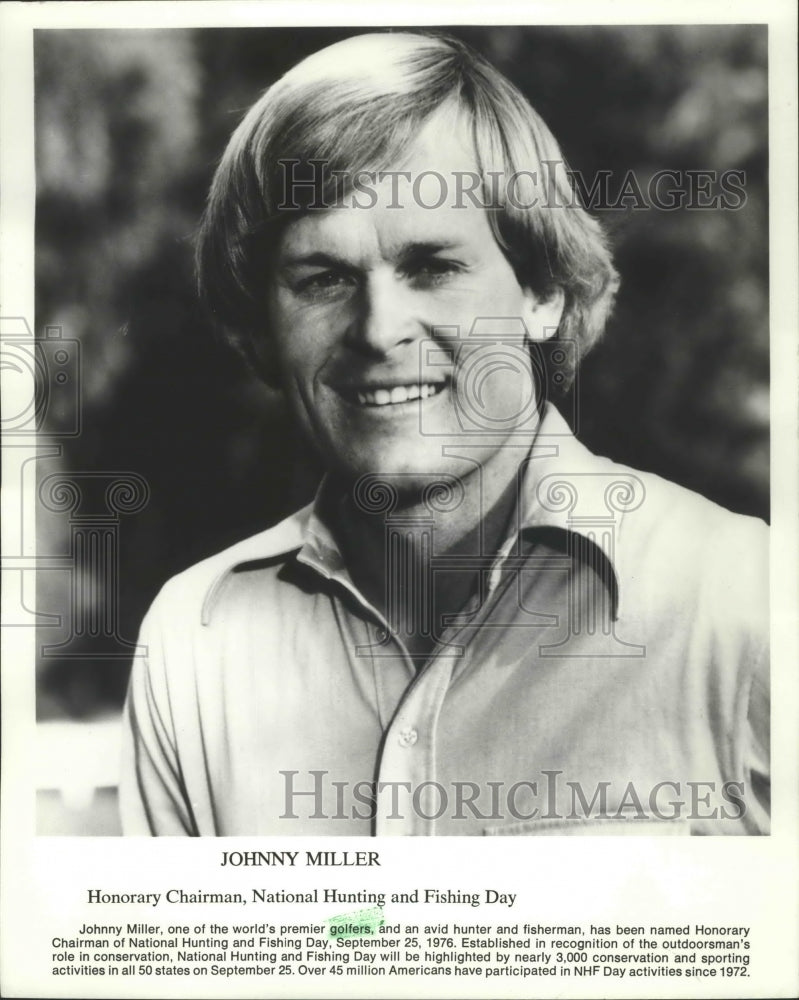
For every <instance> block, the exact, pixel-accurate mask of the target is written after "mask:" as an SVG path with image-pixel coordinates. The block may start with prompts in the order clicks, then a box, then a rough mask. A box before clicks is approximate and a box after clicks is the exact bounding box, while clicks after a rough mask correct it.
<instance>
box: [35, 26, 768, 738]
mask: <svg viewBox="0 0 799 1000" xmlns="http://www.w3.org/2000/svg"><path fill="white" fill-rule="evenodd" d="M362 30H364V29H348V28H337V29H247V30H227V29H202V30H174V31H163V32H153V31H141V32H137V31H120V32H115V31H105V30H104V31H37V32H36V38H35V72H36V157H37V217H36V229H37V233H36V235H37V255H36V282H37V316H36V329H37V332H41V331H42V330H43V329H44V328H45V326H46V325H54V326H58V327H60V328H61V330H62V336H63V337H65V338H72V339H75V340H77V341H79V342H80V348H81V353H82V364H81V373H80V377H81V381H80V406H81V413H82V430H81V433H80V434H79V435H78V436H76V437H73V438H63V439H60V438H55V440H59V441H60V442H61V444H62V445H63V451H62V456H61V458H60V459H58V460H57V461H51V462H46V461H45V462H41V463H40V465H41V467H42V473H43V474H44V473H49V472H53V471H56V470H66V471H81V472H86V471H100V472H105V471H109V470H110V471H116V472H120V471H131V472H136V473H138V474H139V475H141V476H142V477H143V478H144V479H145V480H146V481H147V483H148V484H149V487H150V499H149V502H148V504H147V506H146V507H145V508H144V509H143V510H142V511H141V512H140V513H137V514H133V515H130V516H127V517H126V516H124V515H123V516H122V517H121V520H120V523H119V531H120V550H119V588H120V594H119V608H118V612H117V613H116V618H117V624H118V629H119V632H120V634H121V635H122V636H124V637H125V638H127V639H131V640H132V639H135V636H136V631H137V628H138V624H139V622H140V620H141V617H142V615H143V613H144V611H145V610H146V608H147V606H148V604H149V602H150V601H151V600H152V598H153V597H154V595H155V593H156V592H157V590H158V588H159V587H160V586H161V584H162V583H163V582H164V581H165V580H166V579H167V578H168V577H169V576H171V575H173V574H174V573H175V572H178V571H179V570H181V569H183V568H185V567H186V566H188V565H190V564H191V563H193V562H195V561H197V560H198V559H200V558H203V557H204V556H206V555H210V554H211V553H213V552H214V551H217V550H219V549H220V548H222V547H224V546H226V545H228V544H229V543H231V542H233V541H235V540H237V539H239V538H242V537H245V536H246V535H248V534H251V533H253V532H255V531H257V530H259V529H260V528H263V527H266V526H268V525H269V524H271V523H273V522H275V521H276V520H278V519H279V518H280V517H282V516H283V515H285V514H286V513H288V512H289V511H290V510H291V509H292V508H293V507H295V506H297V505H298V504H299V503H301V502H304V501H305V500H306V499H308V498H309V494H310V493H311V492H312V489H313V486H314V480H315V474H316V472H315V470H314V468H313V465H312V462H311V459H310V456H309V455H308V454H307V453H306V452H305V449H304V448H303V447H302V445H301V444H300V443H299V442H298V441H296V440H295V438H294V436H293V435H292V433H291V430H290V427H289V426H288V423H287V421H286V416H285V413H284V410H283V407H282V404H281V401H280V398H279V397H278V396H277V395H275V394H274V393H272V392H270V391H268V390H267V389H265V388H264V387H263V386H262V385H260V384H259V383H258V382H257V381H255V380H254V378H253V377H252V376H250V375H249V374H248V373H247V372H246V370H244V369H243V368H242V366H241V365H240V364H239V362H238V361H237V360H236V359H235V358H234V357H233V356H231V355H229V353H228V352H227V349H226V348H224V347H223V346H222V345H220V344H219V343H218V342H217V341H216V340H215V338H214V336H213V334H212V332H211V330H210V328H209V326H208V324H207V322H206V321H205V319H204V318H203V317H202V316H201V315H200V313H199V311H198V308H197V305H196V302H195V296H194V290H193V276H192V239H193V234H194V231H195V227H196V225H197V222H198V218H199V215H200V212H201V210H202V205H203V201H204V197H205V193H206V190H207V188H208V184H209V182H210V179H211V176H212V173H213V170H214V167H215V164H216V162H217V161H218V159H219V157H220V156H221V153H222V151H223V149H224V147H225V144H226V142H227V139H228V137H229V135H230V133H231V131H232V129H233V128H234V126H235V125H236V124H237V123H238V121H239V119H240V117H241V115H242V114H243V112H244V111H245V110H246V108H247V107H248V106H249V105H250V104H251V103H252V102H253V100H254V99H255V98H256V97H257V95H258V94H259V93H260V92H261V91H262V90H263V88H264V87H266V86H267V85H268V84H269V83H270V82H271V81H273V80H274V79H275V78H276V77H277V76H279V75H280V74H282V73H283V72H284V71H285V70H287V69H288V68H289V67H291V66H292V65H293V64H294V63H295V62H297V61H298V60H299V59H300V58H301V57H302V56H304V55H306V54H307V53H309V52H311V51H314V50H315V49H317V48H320V47H322V46H324V45H327V44H329V43H330V42H333V41H335V40H337V39H339V38H343V37H347V36H349V35H352V34H355V33H357V32H359V31H362ZM450 30H451V31H452V33H453V34H457V35H460V36H461V37H464V38H465V39H466V40H467V41H469V42H471V43H472V44H473V45H474V46H475V47H477V48H478V49H480V50H481V51H483V52H484V53H485V54H486V55H487V56H488V57H489V59H491V61H493V62H494V63H495V65H497V67H498V68H499V69H500V70H501V71H502V72H504V73H505V74H506V75H507V76H508V77H509V78H510V79H511V80H513V81H514V82H515V83H516V84H517V85H518V86H519V87H520V88H521V90H522V91H523V92H524V93H525V94H526V95H527V96H528V97H529V99H530V100H531V102H532V103H533V105H534V106H535V107H536V108H537V109H538V111H539V112H540V113H541V114H542V115H543V117H544V119H545V120H546V121H547V122H548V124H549V125H550V127H551V128H552V130H553V132H554V133H555V135H556V137H557V138H558V140H559V141H560V144H561V147H562V149H563V151H564V153H565V156H566V158H567V160H568V161H569V163H570V165H571V166H572V167H573V168H575V169H578V170H579V171H580V172H581V173H582V174H583V175H584V176H585V177H586V178H588V179H589V180H590V179H591V178H592V177H593V176H594V175H595V174H596V173H597V171H600V170H611V171H612V172H613V178H614V181H612V182H611V188H613V185H614V184H615V185H616V187H618V186H619V185H620V184H621V180H622V179H623V178H624V176H625V174H626V173H627V171H628V170H633V171H634V172H635V174H636V176H637V177H638V178H639V180H641V182H642V184H644V185H645V182H646V179H647V178H648V177H649V176H651V174H653V173H654V172H655V171H657V170H661V169H675V170H716V171H724V170H730V169H736V170H743V171H745V174H746V180H745V191H746V204H745V206H744V207H742V208H740V209H739V210H723V209H719V210H694V211H691V210H687V209H682V210H679V211H673V212H666V211H662V210H657V209H648V210H634V209H632V208H630V207H627V208H624V207H620V208H617V209H613V210H609V209H608V210H601V211H599V212H598V213H597V214H599V215H601V216H602V218H603V220H604V222H605V224H606V226H607V227H608V229H609V231H610V233H611V236H612V239H613V243H614V245H615V249H616V257H617V264H618V268H619V270H620V272H621V275H622V286H621V291H620V296H619V300H618V304H617V309H616V312H615V314H614V316H613V317H612V319H611V322H610V324H609V327H608V331H607V334H606V337H605V339H604V341H603V342H602V344H601V345H600V346H599V347H598V348H597V349H596V350H595V352H594V354H593V355H591V356H590V358H589V359H588V360H587V361H586V363H585V364H584V366H583V369H582V374H581V381H580V385H579V396H578V399H577V404H578V410H579V424H580V427H579V431H580V436H581V437H582V439H583V440H584V441H585V442H586V443H587V444H588V445H589V446H590V447H592V448H593V449H594V450H595V451H598V452H601V453H604V454H607V455H609V456H611V457H612V458H614V459H617V460H619V461H622V462H625V463H628V464H630V465H632V466H636V467H638V468H641V469H645V470H649V471H653V472H656V473H659V474H660V475H663V476H665V477H666V478H669V479H673V480H675V481H677V482H680V483H682V484H684V485H686V486H688V487H690V488H691V489H694V490H697V491H699V492H701V493H703V494H705V495H706V496H708V497H710V498H711V499H713V500H716V501H717V502H719V503H721V504H723V505H725V506H727V507H730V508H732V509H734V510H737V511H741V512H744V513H750V514H756V515H759V516H761V517H766V518H767V517H768V507H769V500H768V383H769V354H768V298H767V294H768V232H767V187H766V185H767V120H768V116H767V78H766V48H767V38H766V30H765V28H763V27H757V26H755V27H752V26H732V27H730V26H721V27H719V26H710V27H701V26H700V27H696V26H690V27H684V26H680V27H669V26H656V27H651V26H646V27H630V28H619V27H602V28H595V27H590V28H589V27H585V28H583V27H579V28H574V27H568V28H561V27H546V28H529V27H492V28H454V29H450ZM572 403H573V401H572ZM570 405H571V404H570ZM572 408H573V407H572ZM68 410H69V408H68V407H67V408H66V411H65V410H64V409H63V408H62V411H61V412H50V413H49V414H48V425H47V426H48V429H49V430H50V431H51V432H52V431H54V432H55V433H56V434H57V433H58V431H59V429H62V430H66V429H68V428H69V427H70V426H72V424H73V423H74V419H75V414H74V413H73V412H68ZM38 524H39V553H40V554H58V553H61V554H64V553H68V552H69V550H70V530H71V529H70V524H69V517H68V516H67V515H62V514H55V513H52V512H48V511H45V510H41V511H40V512H39V518H38ZM97 600H98V601H100V602H101V603H102V601H103V597H102V595H100V596H99V597H98V598H97ZM38 601H39V609H40V610H42V611H46V612H50V613H58V614H61V615H62V616H63V619H64V626H63V628H62V629H61V630H60V631H59V629H52V628H50V629H47V630H44V629H43V630H41V634H42V635H44V636H45V638H44V640H42V641H46V642H48V643H53V642H57V641H59V640H60V639H62V638H64V637H65V636H66V635H67V633H68V629H69V625H68V622H69V606H70V594H69V574H68V573H66V572H61V571H51V572H43V573H41V574H40V580H39V594H38ZM99 610H102V609H99ZM65 630H66V631H65ZM45 633H46V634H45ZM83 641H84V642H85V649H86V654H87V655H86V657H85V658H82V659H81V658H78V659H59V657H58V656H57V655H56V656H52V655H48V656H46V657H41V656H40V658H39V664H38V671H39V675H38V679H39V686H38V692H39V694H38V713H39V718H40V719H42V720H48V719H51V720H52V719H56V718H65V717H66V718H83V719H90V718H96V717H98V716H102V715H104V714H108V713H109V712H114V711H116V710H117V709H118V708H119V706H120V705H121V702H122V699H123V696H124V690H125V684H126V680H127V674H128V669H129V663H128V662H126V661H125V660H124V659H121V660H104V659H103V658H102V657H101V656H100V657H95V656H94V655H93V653H94V652H96V648H95V646H94V645H93V643H92V639H91V637H86V639H85V640H83ZM75 648H78V649H80V644H78V646H77V647H75Z"/></svg>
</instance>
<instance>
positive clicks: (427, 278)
mask: <svg viewBox="0 0 799 1000" xmlns="http://www.w3.org/2000/svg"><path fill="white" fill-rule="evenodd" d="M463 270H464V268H463V265H462V264H461V263H460V262H458V261H455V260H449V259H447V258H444V257H424V258H421V259H419V260H416V261H412V262H411V263H409V264H408V265H407V267H406V273H407V275H408V277H409V278H410V279H411V281H413V283H414V284H415V285H416V286H417V287H419V288H434V287H436V286H438V285H443V284H446V283H447V282H448V281H449V280H450V279H451V278H453V277H455V276H456V275H458V274H461V273H462V272H463Z"/></svg>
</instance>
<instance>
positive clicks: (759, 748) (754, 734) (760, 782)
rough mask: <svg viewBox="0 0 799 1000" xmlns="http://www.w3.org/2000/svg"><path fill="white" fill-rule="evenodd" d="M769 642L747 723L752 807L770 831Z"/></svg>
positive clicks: (751, 694)
mask: <svg viewBox="0 0 799 1000" xmlns="http://www.w3.org/2000/svg"><path fill="white" fill-rule="evenodd" d="M769 666H770V657H769V649H768V644H765V645H764V648H763V653H762V655H761V656H760V657H759V659H758V662H757V664H756V666H755V669H754V671H753V674H752V685H751V687H750V690H749V707H748V712H747V720H746V722H747V725H746V748H745V751H744V753H745V758H744V762H745V766H746V768H747V771H748V774H749V788H750V791H751V795H750V809H751V810H752V811H754V813H755V816H754V819H755V821H756V824H757V827H758V829H759V830H761V831H762V832H764V833H767V832H768V830H769V819H770V816H771V766H770V763H771V697H770V684H769Z"/></svg>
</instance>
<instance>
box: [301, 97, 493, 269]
mask: <svg viewBox="0 0 799 1000" xmlns="http://www.w3.org/2000/svg"><path fill="white" fill-rule="evenodd" d="M358 174H359V170H358V169H357V168H356V169H354V170H353V171H351V172H350V176H351V177H354V178H358V186H357V188H356V189H354V190H351V191H350V192H349V193H348V194H347V195H346V196H345V197H344V198H343V204H342V205H341V206H340V207H336V208H331V209H329V210H309V211H307V212H306V213H305V214H304V215H302V216H300V217H299V218H297V219H296V221H293V222H291V223H289V224H288V225H287V227H286V229H285V231H284V235H283V240H282V244H283V249H284V251H286V250H289V251H291V252H292V253H294V252H307V251H308V250H315V249H319V248H322V249H326V248H330V249H331V250H332V249H335V248H338V247H345V246H347V245H352V246H353V247H354V246H356V245H361V246H366V245H368V244H369V243H370V242H373V243H376V244H381V245H383V246H385V248H388V247H390V246H391V245H394V244H397V245H401V244H405V243H408V242H431V243H435V242H441V243H452V244H456V243H463V242H469V241H472V240H482V239H486V238H492V235H491V228H490V225H489V222H488V216H487V213H486V210H485V209H484V208H482V207H480V201H481V198H480V176H481V175H480V168H479V163H478V158H477V154H476V152H475V149H474V144H473V141H472V138H471V129H470V127H469V123H468V122H467V121H466V119H465V116H464V115H462V114H459V113H458V112H457V110H455V109H442V110H440V111H439V112H437V113H436V114H434V115H432V116H431V117H430V118H429V119H428V120H427V122H426V123H425V124H424V126H423V127H422V129H421V130H420V131H419V133H418V134H417V136H416V137H415V138H414V140H413V141H412V143H411V144H410V145H409V146H408V147H407V148H406V150H405V152H404V154H403V155H401V156H399V157H398V158H397V159H396V160H395V161H394V162H393V163H391V164H389V165H388V166H387V167H385V168H384V169H383V170H381V171H379V172H378V171H366V170H364V172H363V174H362V175H361V176H360V177H358ZM468 192H473V193H472V195H471V197H470V195H469V194H468ZM475 201H476V202H477V204H475Z"/></svg>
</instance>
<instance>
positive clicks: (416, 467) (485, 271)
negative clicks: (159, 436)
mask: <svg viewBox="0 0 799 1000" xmlns="http://www.w3.org/2000/svg"><path fill="white" fill-rule="evenodd" d="M442 118H444V119H445V120H444V121H442V120H441V119H442ZM455 122H456V119H455V117H454V115H451V114H450V115H444V114H443V113H441V114H440V115H439V116H437V117H434V118H433V119H432V120H431V121H430V122H428V124H427V125H426V126H425V128H424V129H422V130H421V132H420V134H419V137H418V139H417V141H416V143H415V144H414V146H413V148H412V150H411V151H410V155H409V157H408V159H407V160H406V161H404V162H403V163H401V164H398V165H397V168H396V169H397V170H403V171H406V172H409V173H410V174H411V178H412V179H415V178H417V177H418V176H419V175H421V174H422V173H424V172H426V171H427V172H431V171H436V172H437V174H438V175H439V176H440V177H441V178H443V182H442V181H441V180H439V179H438V178H436V177H434V176H432V175H431V174H428V176H426V177H425V178H423V179H422V181H421V182H419V183H418V185H417V190H416V193H417V198H416V199H414V197H413V184H412V181H411V182H409V181H407V180H405V179H400V180H399V181H395V182H394V183H395V184H397V185H398V187H397V188H396V189H395V190H394V191H393V192H392V180H391V179H390V178H386V179H385V180H384V181H383V182H382V183H381V184H378V185H376V193H377V203H376V204H375V205H374V206H373V207H368V208H362V207H357V206H356V205H354V204H353V203H352V200H348V201H347V204H346V205H345V206H344V207H340V208H334V209H329V210H325V211H310V212H308V213H307V214H306V215H304V216H302V217H300V218H299V219H297V220H296V221H294V222H292V223H290V224H289V225H288V226H287V228H286V229H285V231H284V233H283V236H282V239H281V243H280V246H279V248H278V254H277V260H276V265H275V270H274V273H273V275H272V277H271V282H270V288H269V301H270V323H271V328H272V335H273V336H274V337H275V342H276V347H277V352H278V359H279V364H280V369H281V377H282V384H283V387H284V390H285V392H286V394H287V396H288V399H289V402H290V405H291V407H292V409H293V410H294V412H295V415H296V416H297V417H298V418H299V420H300V421H301V423H302V425H303V426H304V428H305V430H306V432H307V433H308V434H309V435H310V437H311V439H312V440H313V442H314V443H315V444H316V446H317V448H318V449H319V452H320V454H321V456H322V459H323V461H325V462H326V463H327V464H328V466H329V467H330V468H332V469H335V470H336V471H337V472H339V473H343V474H344V475H345V476H346V477H349V478H353V479H354V478H356V477H358V476H360V475H363V474H364V473H376V474H383V475H390V476H396V475H397V474H400V475H401V476H402V477H403V478H402V482H403V485H404V486H405V487H406V488H409V489H411V490H415V489H420V488H422V487H423V486H424V485H426V484H427V483H428V482H429V481H430V477H431V475H432V476H434V475H435V474H437V473H439V474H440V473H447V474H450V475H452V474H456V475H459V476H461V477H463V476H466V475H468V474H469V473H471V472H473V471H474V469H475V468H476V466H477V465H478V464H479V465H480V466H482V468H483V470H484V473H485V472H489V473H491V472H492V470H493V472H494V474H496V473H497V469H498V467H499V466H502V467H503V468H506V467H507V468H509V467H511V466H512V467H513V468H515V467H516V466H518V464H519V462H520V461H521V459H522V457H523V453H522V452H521V451H518V450H517V449H512V452H511V450H509V449H507V447H506V446H507V445H508V444H517V445H520V446H522V447H523V442H524V441H525V440H526V441H527V444H528V445H529V440H530V437H531V436H532V433H534V430H535V426H536V421H537V414H536V412H535V405H534V404H535V400H534V398H533V396H534V391H533V385H534V383H533V379H532V372H531V364H530V358H529V349H528V345H527V344H526V342H525V340H524V337H522V336H521V335H520V333H519V331H520V330H523V329H524V328H525V327H526V329H527V330H528V331H529V335H530V336H531V337H533V338H543V337H547V336H550V335H551V334H552V333H554V331H555V329H556V328H557V324H558V322H559V319H560V312H561V308H562V297H561V296H560V295H557V296H555V297H553V299H552V300H550V301H549V302H541V301H539V300H538V299H537V298H536V296H535V295H534V294H533V293H532V292H531V291H530V290H529V289H527V288H524V287H522V286H521V285H520V284H519V282H518V280H517V279H516V276H515V274H514V271H513V269H512V267H511V265H510V264H509V263H508V261H507V259H506V258H505V256H504V255H503V253H502V251H501V250H500V248H499V246H498V245H497V243H496V240H495V239H494V235H493V232H492V229H491V226H490V224H489V219H488V215H487V212H486V210H485V209H483V208H482V207H481V206H480V205H479V204H474V202H472V201H471V199H469V198H468V197H463V198H461V199H460V205H458V204H457V200H456V197H455V193H456V191H457V190H458V188H457V187H456V184H457V183H458V181H457V179H456V176H455V172H457V171H469V172H471V174H472V175H475V174H476V173H477V165H476V162H475V157H474V153H473V151H472V149H471V148H470V146H471V144H470V143H469V142H468V141H463V142H458V141H457V133H456V134H455V136H453V132H454V131H455V130H456V124H455ZM460 131H461V132H464V130H463V128H462V126H461V127H460ZM442 185H443V189H444V190H445V191H446V192H447V197H446V200H445V201H444V203H443V204H442V206H441V207H440V208H430V207H425V206H430V205H433V204H435V203H436V202H437V201H438V200H440V198H441V192H442ZM460 185H461V188H462V187H463V182H462V181H461V182H460ZM397 192H399V194H397ZM359 200H360V201H361V203H366V202H367V200H368V199H367V198H366V196H364V195H361V196H360V197H359ZM392 203H393V204H394V206H396V205H397V204H400V205H401V206H402V207H400V208H397V207H393V208H392V207H390V206H391V205H392ZM497 318H500V319H501V320H502V322H497ZM508 319H517V320H518V319H521V320H522V321H523V323H524V327H521V325H520V324H518V323H517V324H516V325H515V326H512V324H509V323H508ZM476 320H480V321H481V322H480V323H479V324H478V327H477V330H478V331H479V333H480V338H481V340H480V342H477V341H476V340H475V338H474V337H472V338H470V337H469V333H470V331H472V329H473V327H474V324H475V321H476ZM511 326H512V330H511V331H510V332H511V336H510V338H508V337H507V336H503V339H501V340H496V341H494V342H491V337H492V336H497V335H498V334H500V335H502V334H505V335H507V334H508V333H509V328H510V327H511ZM486 334H488V340H486ZM459 414H460V418H459ZM464 415H466V422H465V424H464V419H463V418H464ZM486 431H489V432H490V433H486ZM467 445H468V447H466V446H467ZM453 446H454V448H453ZM458 446H461V447H460V450H461V455H460V456H459V457H452V455H449V456H448V457H445V456H444V448H446V449H447V450H448V452H450V453H451V452H453V451H454V452H456V453H457V452H458V450H459V448H458ZM503 449H504V450H503ZM509 463H510V464H509ZM495 467H497V468H495Z"/></svg>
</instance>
